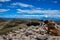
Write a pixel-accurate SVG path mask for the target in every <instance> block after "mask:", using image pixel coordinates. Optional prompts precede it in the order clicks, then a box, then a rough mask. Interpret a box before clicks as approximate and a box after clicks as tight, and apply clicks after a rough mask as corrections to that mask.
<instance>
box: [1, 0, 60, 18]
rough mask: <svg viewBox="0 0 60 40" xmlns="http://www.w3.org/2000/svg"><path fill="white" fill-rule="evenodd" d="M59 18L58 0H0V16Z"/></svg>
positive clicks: (59, 1)
mask: <svg viewBox="0 0 60 40" xmlns="http://www.w3.org/2000/svg"><path fill="white" fill-rule="evenodd" d="M26 15H27V16H28V18H29V17H31V18H32V17H33V15H34V17H33V18H35V17H37V16H36V15H38V18H40V17H42V16H43V17H46V18H48V17H50V16H51V17H56V18H60V0H0V17H5V18H19V17H21V18H22V17H25V16H26Z"/></svg>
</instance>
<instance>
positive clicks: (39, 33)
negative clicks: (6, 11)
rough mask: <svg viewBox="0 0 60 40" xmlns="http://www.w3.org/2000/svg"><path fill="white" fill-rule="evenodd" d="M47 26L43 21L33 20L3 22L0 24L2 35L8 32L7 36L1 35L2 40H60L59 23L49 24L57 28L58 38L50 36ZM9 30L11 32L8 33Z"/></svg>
mask: <svg viewBox="0 0 60 40" xmlns="http://www.w3.org/2000/svg"><path fill="white" fill-rule="evenodd" d="M30 22H31V23H30ZM22 24H23V25H22ZM52 24H53V26H52ZM18 25H19V26H18ZM46 25H47V24H46V23H44V22H43V21H36V20H35V21H34V20H33V22H32V21H30V20H29V21H21V20H13V21H4V22H3V21H2V23H0V34H2V33H5V32H6V31H7V32H6V34H2V35H0V40H60V25H57V23H55V22H54V23H53V22H51V21H50V22H48V25H49V26H52V27H57V28H56V29H57V31H58V34H59V35H58V36H55V35H53V34H51V33H49V34H48V33H47V30H46ZM26 26H27V27H26ZM49 26H48V27H49ZM21 27H23V28H21ZM9 29H10V30H11V31H9V32H8V30H9ZM5 30H6V31H5ZM1 32H2V33H1ZM53 32H55V31H53Z"/></svg>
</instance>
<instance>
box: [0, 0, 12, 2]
mask: <svg viewBox="0 0 60 40" xmlns="http://www.w3.org/2000/svg"><path fill="white" fill-rule="evenodd" d="M8 1H11V0H0V2H8Z"/></svg>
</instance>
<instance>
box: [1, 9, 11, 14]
mask: <svg viewBox="0 0 60 40" xmlns="http://www.w3.org/2000/svg"><path fill="white" fill-rule="evenodd" d="M9 10H10V9H0V13H1V12H7V11H9Z"/></svg>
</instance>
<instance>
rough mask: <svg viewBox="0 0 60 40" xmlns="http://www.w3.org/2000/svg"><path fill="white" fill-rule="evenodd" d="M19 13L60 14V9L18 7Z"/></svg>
mask: <svg viewBox="0 0 60 40" xmlns="http://www.w3.org/2000/svg"><path fill="white" fill-rule="evenodd" d="M17 10H18V13H29V14H33V13H37V14H38V13H39V14H46V15H52V14H53V15H57V14H60V10H41V9H33V10H22V9H17Z"/></svg>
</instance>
